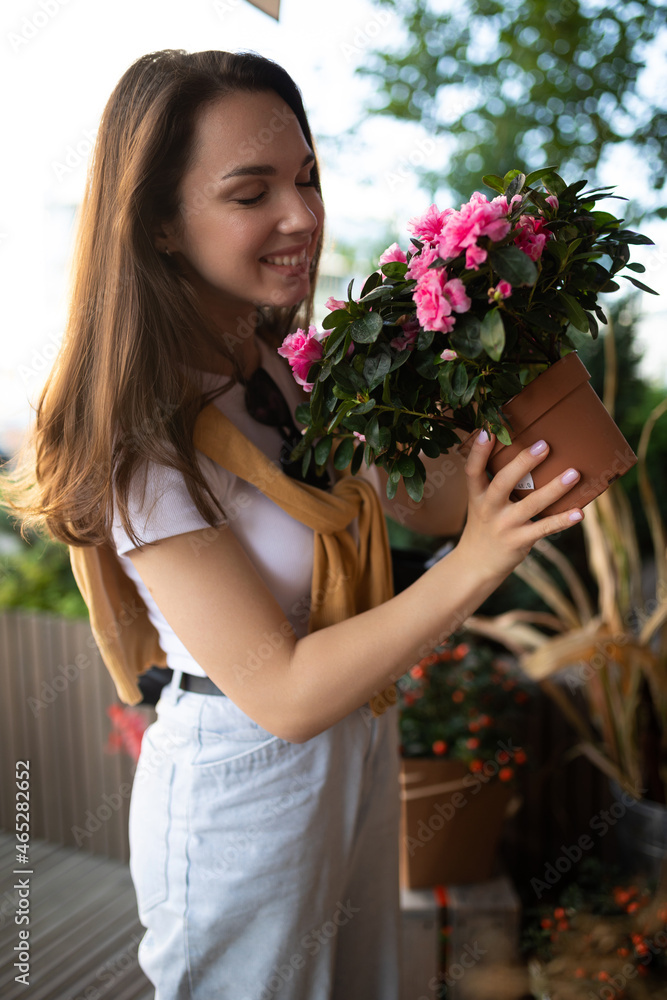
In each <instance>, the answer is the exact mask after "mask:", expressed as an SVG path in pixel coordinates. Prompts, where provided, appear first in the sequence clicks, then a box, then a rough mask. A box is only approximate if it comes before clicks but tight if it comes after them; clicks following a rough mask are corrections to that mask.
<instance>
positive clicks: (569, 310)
mask: <svg viewBox="0 0 667 1000" xmlns="http://www.w3.org/2000/svg"><path fill="white" fill-rule="evenodd" d="M556 295H557V297H558V301H559V302H560V304H561V305H562V307H563V309H564V310H565V313H566V315H567V318H568V319H569V321H570V323H571V324H572V326H576V328H577V330H581V331H582V333H588V329H589V328H588V317H587V315H586V313H585V312H584V310H583V308H582V307H581V305H580V304H579V303H578V302H577V300H576V299H575V298H574V297H573V296H572V295H569V294H568V293H567V292H556Z"/></svg>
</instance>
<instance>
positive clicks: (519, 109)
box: [358, 0, 667, 217]
mask: <svg viewBox="0 0 667 1000" xmlns="http://www.w3.org/2000/svg"><path fill="white" fill-rule="evenodd" d="M376 2H377V3H378V5H380V6H383V7H388V8H391V10H392V11H393V12H394V14H395V16H396V17H397V18H398V19H399V21H400V25H401V29H402V32H403V34H404V38H405V41H404V42H403V43H402V44H400V45H399V46H398V47H396V48H395V49H394V50H392V51H388V52H384V51H374V52H371V53H370V54H369V56H368V58H367V62H366V65H365V66H363V67H361V68H360V69H359V70H358V72H360V73H362V74H364V75H366V76H370V77H371V78H372V79H373V80H374V82H376V83H377V91H376V94H377V98H378V99H379V100H377V103H376V104H375V106H374V107H372V108H369V109H368V110H370V111H371V112H372V113H376V114H383V115H390V116H392V117H394V118H396V119H399V120H403V121H409V122H420V123H421V124H422V125H423V126H424V127H425V128H426V129H427V130H428V131H429V132H431V133H434V134H438V133H439V134H444V133H446V134H448V135H450V136H453V137H454V138H455V139H456V149H455V151H454V152H453V155H452V156H451V157H450V158H449V159H448V162H447V164H446V165H445V167H444V169H443V170H439V171H438V172H437V173H434V172H431V173H427V172H425V173H424V175H423V181H424V185H425V187H426V188H427V189H429V190H430V191H431V194H432V196H433V197H435V192H436V191H437V189H438V187H441V186H442V185H443V184H444V185H446V186H447V187H448V188H450V189H451V191H452V192H453V193H454V194H455V195H459V196H460V198H461V199H462V200H466V199H467V198H469V196H470V194H471V193H472V191H473V190H475V189H476V188H478V187H479V179H480V177H481V176H482V175H483V174H485V173H499V174H501V175H502V174H504V173H505V172H506V171H507V170H510V169H511V168H513V167H528V168H530V169H535V168H537V167H541V166H546V165H549V164H554V165H557V166H558V167H559V172H560V173H561V174H562V175H563V176H565V177H570V178H577V177H580V176H589V179H590V180H591V181H593V180H594V179H595V170H596V169H597V168H598V165H599V164H601V162H602V161H603V159H604V157H605V155H607V154H608V153H609V152H610V150H611V149H612V148H613V147H615V146H616V144H618V143H622V142H629V143H631V144H632V146H633V148H634V150H635V152H636V154H637V157H638V160H639V159H641V163H642V165H643V167H645V168H646V170H647V173H648V179H649V182H650V183H651V184H652V186H653V187H654V188H655V189H656V190H661V189H662V188H663V186H664V183H665V178H666V176H667V103H666V102H665V97H664V92H662V91H661V92H660V93H655V94H652V95H651V96H648V95H647V93H646V88H645V87H642V86H638V80H639V78H640V76H641V73H642V70H643V69H644V67H645V60H646V57H647V54H648V51H649V49H650V47H651V45H652V44H654V45H655V47H656V51H657V50H658V47H659V45H660V39H659V35H660V34H661V32H662V31H663V30H664V29H665V25H666V24H667V2H666V0H655V2H651V0H630V2H629V3H617V4H613V5H612V4H609V3H605V2H602V0H560V2H559V3H553V2H551V0H500V2H496V0H460V2H458V3H452V2H448V3H447V4H446V5H443V4H442V3H441V2H438V0H376ZM656 213H657V214H659V215H661V216H662V217H667V207H665V206H664V203H663V205H662V207H660V206H658V207H657V208H656Z"/></svg>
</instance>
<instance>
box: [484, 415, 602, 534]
mask: <svg viewBox="0 0 667 1000" xmlns="http://www.w3.org/2000/svg"><path fill="white" fill-rule="evenodd" d="M494 440H495V439H494V437H493V435H492V436H491V437H489V436H488V435H487V434H486V432H485V431H480V433H479V434H478V435H477V438H476V439H475V441H474V443H473V446H472V449H471V451H470V455H469V457H468V461H467V463H466V474H467V476H468V493H469V498H470V500H471V501H474V500H475V499H481V497H482V496H484V495H486V497H487V499H488V500H489V501H491V502H492V503H498V502H499V501H502V500H508V499H509V495H510V493H511V492H512V491H513V490H514V489H515V487H516V485H517V483H519V482H520V481H521V480H522V479H523V478H524V477H525V476H526V475H527V474H528V473H530V472H532V470H533V469H534V468H536V466H538V465H539V464H540V463H541V462H543V461H544V459H545V458H546V457H547V455H548V453H549V446H548V444H547V443H546V441H541V440H540V441H536V442H535V443H534V444H533V445H531V446H530V447H529V448H524V449H523V451H521V452H519V454H518V455H517V456H516V457H515V458H514V459H512V461H511V462H508V464H507V465H506V466H505V467H504V468H502V469H501V470H500V471H499V472H497V473H496V475H495V476H494V478H493V480H492V482H491V483H490V484H489V481H488V476H487V472H486V463H487V461H488V459H489V456H490V454H491V452H492V450H493V446H494ZM580 478H581V475H580V473H579V472H578V470H577V469H566V470H564V471H563V472H562V473H561V474H560V475H559V476H556V477H555V478H554V479H552V480H551V482H549V483H547V484H546V485H544V486H542V487H540V489H537V490H535V492H534V493H532V494H531V495H529V496H527V497H524V499H522V500H519V501H518V502H517V503H515V504H512V508H513V511H514V513H515V514H516V516H517V518H518V519H519V520H521V521H524V522H525V521H527V520H529V519H530V518H533V517H535V516H536V515H538V514H539V513H540V512H541V511H543V510H544V509H545V508H546V507H549V506H550V505H551V504H552V503H555V502H556V501H557V500H559V499H560V498H561V497H562V496H564V495H565V494H566V493H567V492H568V490H571V489H572V487H573V486H574V485H575V483H577V482H578V481H579V479H580ZM583 516H584V515H583V513H582V511H581V510H580V508H578V507H573V508H572V509H571V510H569V511H566V512H565V513H564V514H558V515H554V516H553V517H549V518H543V519H542V522H541V527H542V528H543V529H546V530H544V534H551V533H552V532H554V531H562V530H563V528H567V527H571V526H572V525H573V524H576V523H577V522H578V521H581V520H582V519H583ZM554 518H555V519H556V521H555V522H554ZM556 522H557V523H556ZM554 523H555V524H556V526H555V527H549V525H552V524H554ZM538 537H539V536H538Z"/></svg>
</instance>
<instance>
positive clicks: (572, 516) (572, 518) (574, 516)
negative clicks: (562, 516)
mask: <svg viewBox="0 0 667 1000" xmlns="http://www.w3.org/2000/svg"><path fill="white" fill-rule="evenodd" d="M583 516H584V515H583V514H582V513H581V511H578V510H573V511H572V513H571V514H570V515H569V517H568V521H581V519H582V517H583Z"/></svg>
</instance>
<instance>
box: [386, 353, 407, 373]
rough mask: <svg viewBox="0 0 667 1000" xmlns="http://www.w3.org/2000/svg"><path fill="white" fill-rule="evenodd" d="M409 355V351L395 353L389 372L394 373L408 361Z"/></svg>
mask: <svg viewBox="0 0 667 1000" xmlns="http://www.w3.org/2000/svg"><path fill="white" fill-rule="evenodd" d="M411 353H412V352H411V351H397V352H396V355H395V356H394V360H393V361H392V363H391V368H390V369H389V371H390V372H395V371H396V369H397V368H400V367H401V365H404V364H405V362H406V361H409V359H410V354H411Z"/></svg>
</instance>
